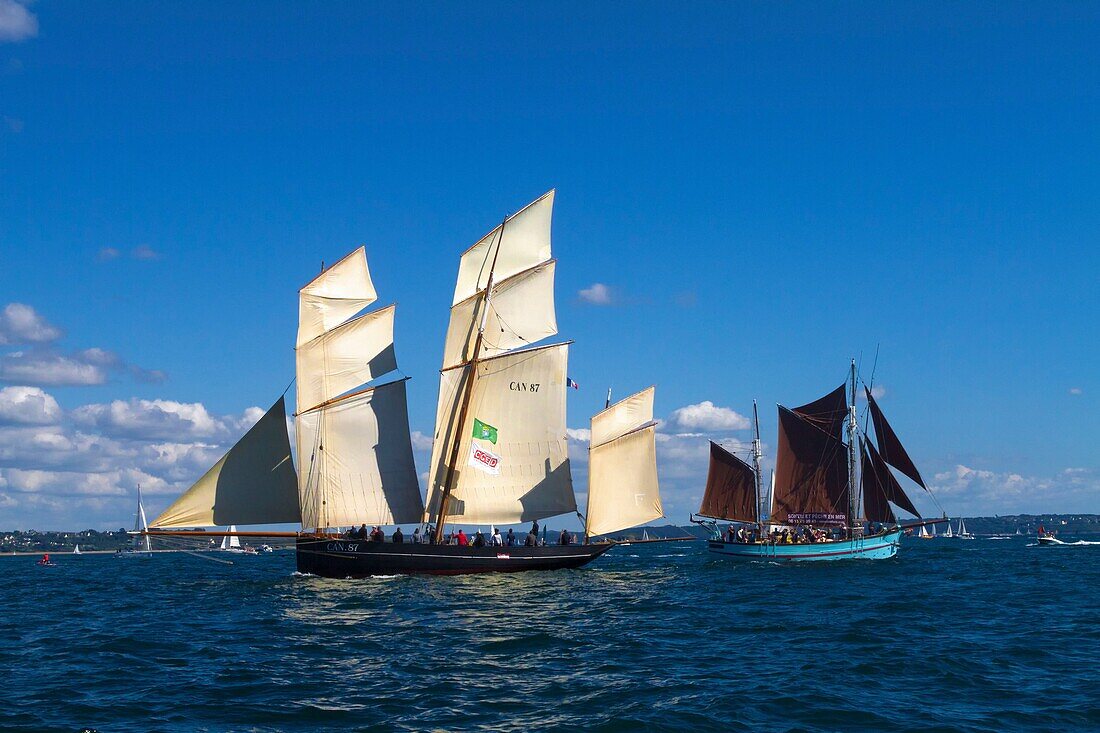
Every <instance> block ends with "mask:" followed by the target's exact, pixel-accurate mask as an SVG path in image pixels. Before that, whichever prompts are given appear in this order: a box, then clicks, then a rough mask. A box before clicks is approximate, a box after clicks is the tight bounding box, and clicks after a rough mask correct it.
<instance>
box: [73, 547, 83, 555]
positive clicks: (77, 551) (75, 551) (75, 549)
mask: <svg viewBox="0 0 1100 733" xmlns="http://www.w3.org/2000/svg"><path fill="white" fill-rule="evenodd" d="M73 554H74V555H83V554H84V553H82V552H81V551H80V545H77V546H76V547H74V548H73Z"/></svg>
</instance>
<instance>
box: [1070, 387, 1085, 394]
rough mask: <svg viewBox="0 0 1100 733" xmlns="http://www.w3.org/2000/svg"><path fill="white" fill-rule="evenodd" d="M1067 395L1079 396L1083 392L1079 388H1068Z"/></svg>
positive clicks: (1083, 391)
mask: <svg viewBox="0 0 1100 733" xmlns="http://www.w3.org/2000/svg"><path fill="white" fill-rule="evenodd" d="M1069 393H1070V394H1071V395H1079V394H1084V393H1085V390H1083V389H1081V388H1080V387H1070V388H1069Z"/></svg>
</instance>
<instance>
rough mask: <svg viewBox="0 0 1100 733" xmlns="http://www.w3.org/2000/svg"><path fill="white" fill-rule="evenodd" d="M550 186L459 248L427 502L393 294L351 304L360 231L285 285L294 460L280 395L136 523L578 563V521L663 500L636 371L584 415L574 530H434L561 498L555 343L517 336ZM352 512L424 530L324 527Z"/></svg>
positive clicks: (450, 557) (548, 302)
mask: <svg viewBox="0 0 1100 733" xmlns="http://www.w3.org/2000/svg"><path fill="white" fill-rule="evenodd" d="M553 202H554V192H553V191H550V192H549V193H547V194H545V195H543V196H542V197H540V198H539V199H537V200H536V201H534V202H532V203H531V204H529V205H528V206H527V207H525V208H524V209H522V210H521V211H519V212H518V213H516V214H514V215H512V216H509V217H507V218H506V219H505V220H504V221H503V222H502V223H501V224H500V225H498V226H497V227H496V228H494V229H493V230H492V231H491V232H489V233H488V234H487V235H486V236H484V237H483V238H482V239H480V240H479V241H478V242H477V243H476V244H474V245H473V246H472V247H471V248H470V249H468V250H467V251H466V252H465V253H464V254H463V255H462V257H461V259H460V262H459V270H458V279H457V284H456V287H455V293H454V298H453V301H452V306H451V315H450V323H449V326H448V329H447V336H446V342H445V346H444V357H443V365H442V369H441V371H440V383H439V398H438V405H437V411H436V425H435V433H434V441H433V445H432V456H431V465H430V469H429V473H428V495H427V502H425V501H424V499H423V498H422V496H421V492H420V486H419V482H418V480H417V473H416V468H415V465H414V463H413V451H412V442H411V434H410V430H409V420H408V409H407V405H406V378H405V377H403V376H399V374H400V373H399V372H398V371H397V359H396V354H395V346H394V338H393V323H394V312H395V307H394V306H392V305H391V306H388V307H386V308H381V309H378V310H374V311H371V312H368V313H366V314H364V315H357V314H359V313H360V312H361V311H362V310H363V309H365V308H367V307H368V306H369V305H371V304H372V303H373V302H374V301H375V300H376V299H377V294H376V291H375V288H374V285H373V282H372V281H371V278H370V273H369V270H368V268H367V261H366V255H365V252H364V250H363V249H362V248H360V249H358V250H356V251H355V252H353V253H352V254H350V255H348V256H347V257H345V258H344V259H343V260H341V261H339V262H337V263H336V264H335V265H333V266H332V267H330V268H328V269H326V270H324V271H323V272H322V274H321V275H319V276H318V277H317V278H315V279H314V280H313V281H312V282H310V283H309V284H307V285H306V286H305V287H303V288H302V289H301V290H300V291H299V325H298V338H297V344H296V373H297V411H296V414H295V418H296V419H295V426H296V431H295V440H296V448H297V451H296V452H297V458H298V470H297V472H295V470H294V467H293V465H292V463H291V455H290V442H289V437H288V432H287V428H286V421H285V414H284V411H285V407H284V401H283V399H281V398H280V400H279V401H277V402H276V403H275V405H274V406H272V408H271V409H270V410H269V411H268V412H267V413H266V414H265V415H264V417H263V418H261V420H260V421H259V422H258V423H257V424H256V425H255V426H254V427H253V428H252V429H251V430H250V431H249V432H248V433H247V434H246V435H245V436H244V437H243V438H242V439H241V440H240V441H239V442H238V443H237V444H236V445H235V446H234V447H233V448H232V449H231V450H230V451H229V453H227V454H226V456H225V457H224V458H222V460H221V461H219V462H218V464H216V465H215V466H214V467H213V468H212V469H210V471H209V472H208V473H207V474H206V475H205V476H203V477H202V478H201V479H200V480H199V481H198V482H197V483H196V484H195V485H194V486H193V487H191V489H189V490H188V491H187V492H186V493H184V494H183V496H181V497H180V498H179V499H178V500H177V501H176V502H175V503H174V504H172V506H170V507H169V508H168V509H167V510H165V512H163V513H162V514H161V515H160V516H159V517H157V519H156V520H154V522H153V526H154V527H155V528H156V529H154V530H153V532H152V533H153V534H157V533H160V534H165V533H175V532H177V531H179V530H180V529H181V528H184V527H187V528H193V527H213V526H218V525H228V524H237V525H255V524H272V523H281V522H301V526H302V528H303V530H302V531H301V532H298V533H285V534H294V536H296V538H297V539H296V543H297V565H298V569H299V570H300V571H301V572H305V573H312V574H316V575H322V576H328V577H341V578H342V577H364V576H370V575H389V574H395V573H431V574H461V573H475V572H516V571H522V570H551V569H557V568H572V567H579V566H581V565H584V564H585V563H587V562H589V561H591V560H593V559H594V558H596V557H598V556H599V555H601V554H603V553H604V552H606V551H607V550H608V549H609V548H610V547H611V546H612V545H611V544H610V543H592V542H589V539H590V538H591V537H594V536H596V535H605V534H608V533H611V532H616V531H619V530H622V529H626V528H628V527H633V526H637V525H639V524H643V523H645V522H647V521H650V520H652V519H656V518H658V517H661V516H663V510H662V507H661V500H660V494H659V490H658V485H657V465H656V445H655V435H654V431H655V427H656V423H655V422H654V421H653V388H649V389H647V390H644V391H642V392H639V393H638V394H636V395H633V396H631V397H628V398H627V399H625V400H623V401H621V402H619V403H617V404H616V405H613V406H610V407H609V408H607V409H605V410H604V411H602V412H600V413H599V414H597V415H596V416H594V417H593V418H592V439H591V444H590V454H589V457H590V466H589V493H588V507H587V514H586V515H581V516H582V518H583V519H584V522H585V525H584V526H585V541H584V542H583V543H577V544H551V545H535V546H524V545H518V546H485V547H473V546H458V545H453V544H447V543H446V542H445V538H446V528H447V527H448V526H452V525H467V526H469V525H480V526H486V525H497V526H501V525H509V524H519V523H523V524H526V523H528V522H536V521H542V520H545V519H547V518H550V517H555V516H560V515H567V514H574V513H576V514H579V512H578V511H577V502H576V497H575V495H574V492H573V481H572V476H571V473H570V465H569V458H568V450H567V443H566V441H567V436H566V418H565V415H566V392H567V387H568V381H569V380H568V377H567V370H566V365H567V360H568V351H569V343H555V344H549V345H535V344H536V343H537V342H539V341H541V340H543V339H546V338H549V337H551V336H554V335H555V334H556V333H557V320H556V315H555V307H554V271H555V266H556V260H554V259H552V258H551V253H550V226H551V215H552V210H553ZM395 375H396V376H395ZM361 524H367V525H371V526H380V527H381V526H387V525H410V524H421V525H422V526H423V527H424V528H425V530H426V531H425V534H424V535H423V536H425V537H427V538H428V539H427V541H423V542H416V543H413V542H409V541H406V542H402V543H393V542H370V541H367V540H364V539H360V538H355V539H351V538H349V537H347V536H345V535H343V534H342V533H340V532H339V530H338V528H340V527H349V526H351V527H355V526H359V525H361ZM186 534H187V536H191V537H193V536H195V533H194V532H193V531H189V532H187V533H186ZM240 534H251V533H248V532H243V533H240ZM255 534H257V535H259V534H267V535H272V534H275V533H270V532H258V533H255Z"/></svg>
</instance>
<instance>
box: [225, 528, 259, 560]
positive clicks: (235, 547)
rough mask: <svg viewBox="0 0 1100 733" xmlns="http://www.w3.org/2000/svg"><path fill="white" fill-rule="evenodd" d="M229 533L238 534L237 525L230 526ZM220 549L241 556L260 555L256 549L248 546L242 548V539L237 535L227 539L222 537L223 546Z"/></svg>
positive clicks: (229, 536)
mask: <svg viewBox="0 0 1100 733" xmlns="http://www.w3.org/2000/svg"><path fill="white" fill-rule="evenodd" d="M228 531H229V532H236V531H237V525H235V524H231V525H229V529H228ZM218 549H219V550H221V551H222V552H234V553H238V554H241V555H258V554H259V553H258V552H256V548H254V547H248V546H247V545H245V546H242V545H241V538H240V537H238V536H237V535H235V534H231V535H226V536H225V537H222V544H221V547H219V548H218Z"/></svg>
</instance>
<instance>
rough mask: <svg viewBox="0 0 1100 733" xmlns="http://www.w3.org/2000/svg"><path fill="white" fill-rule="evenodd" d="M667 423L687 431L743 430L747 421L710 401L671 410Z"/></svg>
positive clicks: (736, 413)
mask: <svg viewBox="0 0 1100 733" xmlns="http://www.w3.org/2000/svg"><path fill="white" fill-rule="evenodd" d="M669 421H670V422H671V423H672V424H674V425H676V426H678V427H680V428H684V429H687V430H706V431H712V430H745V429H746V428H748V427H749V425H750V423H749V419H748V418H747V417H745V416H744V415H742V414H740V413H738V412H734V411H733V410H731V409H730V408H728V407H719V406H717V405H715V404H714V403H713V402H711V401H710V400H704V401H702V402H699V403H696V404H694V405H686V406H684V407H681V408H679V409H677V410H673V411H672V414H670V415H669Z"/></svg>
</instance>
